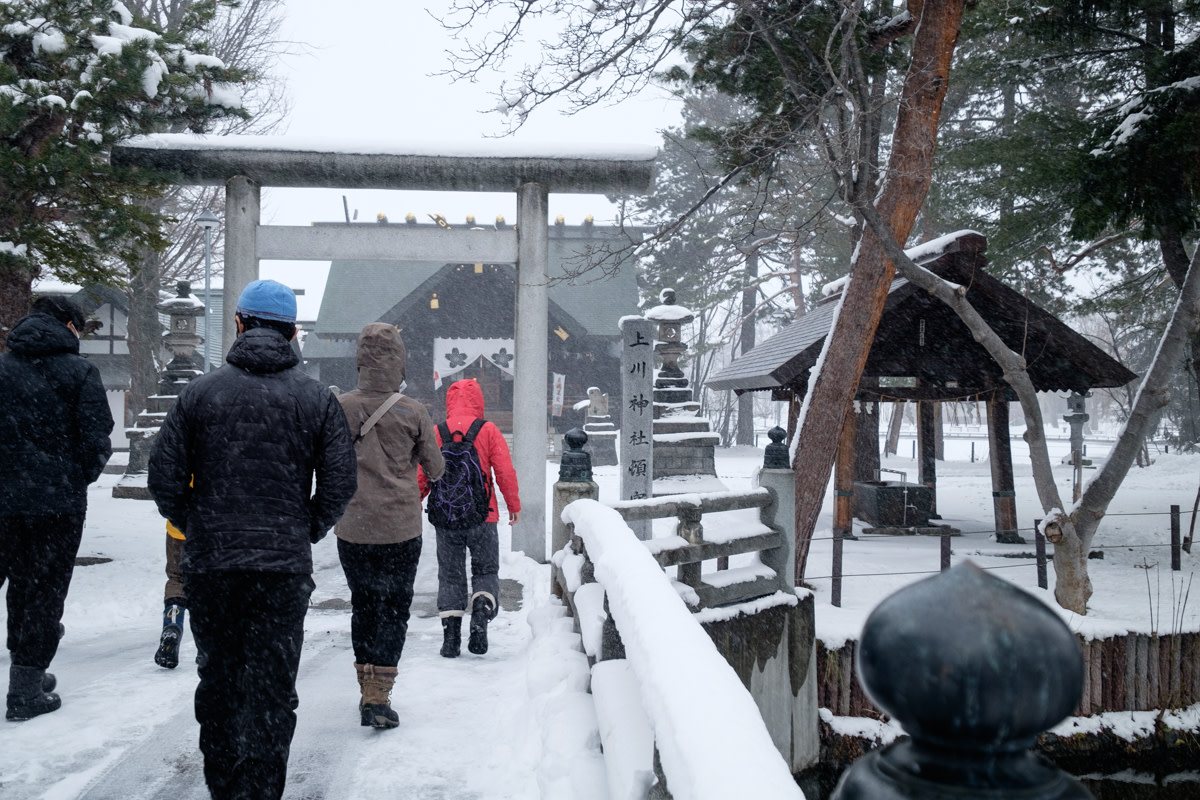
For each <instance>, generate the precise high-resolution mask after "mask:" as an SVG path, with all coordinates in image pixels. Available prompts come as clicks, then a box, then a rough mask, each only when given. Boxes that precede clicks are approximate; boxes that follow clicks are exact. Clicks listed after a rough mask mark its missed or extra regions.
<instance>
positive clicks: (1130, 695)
mask: <svg viewBox="0 0 1200 800" xmlns="http://www.w3.org/2000/svg"><path fill="white" fill-rule="evenodd" d="M1080 644H1081V645H1082V649H1083V665H1084V673H1083V695H1082V697H1081V698H1080V702H1079V705H1078V706H1077V707H1076V709H1075V716H1081V717H1086V716H1090V715H1092V714H1099V713H1100V712H1103V711H1156V710H1158V709H1161V708H1184V707H1187V706H1190V705H1193V704H1194V703H1197V702H1200V633H1176V634H1166V635H1164V636H1151V635H1149V634H1143V633H1130V634H1127V635H1125V636H1116V637H1113V638H1110V639H1091V640H1084V639H1082V638H1081V639H1080ZM857 647H858V642H853V641H851V642H847V643H846V644H845V645H843V646H842V647H840V648H837V649H834V650H831V649H829V648H827V647H825V644H824V643H823V642H821V641H818V642H817V704H818V705H819V706H820V707H821V708H827V709H829V710H830V711H832V712H833V713H834V714H836V715H838V716H844V717H874V718H879V717H881V716H884V715H883V713H882V712H881V711H880V710H879V709H878V708H876V707H875V706H874V704H872V703H871V701H870V699H869V698H867V696H866V694H865V693H864V692H863V689H862V684H861V682H860V681H859V679H858V664H857V662H856V661H855V651H856V648H857Z"/></svg>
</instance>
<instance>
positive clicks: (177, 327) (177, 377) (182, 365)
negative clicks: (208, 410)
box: [157, 281, 204, 396]
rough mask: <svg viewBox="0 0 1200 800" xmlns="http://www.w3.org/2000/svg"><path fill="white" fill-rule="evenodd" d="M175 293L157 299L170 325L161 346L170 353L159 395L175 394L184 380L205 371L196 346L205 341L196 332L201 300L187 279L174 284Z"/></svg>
mask: <svg viewBox="0 0 1200 800" xmlns="http://www.w3.org/2000/svg"><path fill="white" fill-rule="evenodd" d="M175 291H176V293H177V294H176V296H175V297H172V298H169V299H167V300H164V301H163V302H161V303H159V304H158V306H157V308H158V311H159V313H162V314H165V315H167V317H169V318H170V322H169V328H168V330H167V331H166V333H164V334H163V347H165V348H167V350H168V351H170V353H171V361H170V362H169V363H168V364H167V366H166V368H165V369H164V370H163V374H162V376H161V377H160V378H159V380H158V393H159V394H160V395H172V396H175V395H178V394H179V392H180V391H182V390H183V387H184V386H186V385H187V382H188V381H190V380H191V379H192V378H195V377H196V376H197V375H202V374H204V365H203V364H202V363H201V361H200V357H199V356H198V355H197V353H196V348H198V347H199V346H200V345H202V344H204V337H203V336H200V335H199V334H198V333H196V320H198V319H199V318H200V317H202V316H204V303H202V302H201V301H200V300H199V298H196V297H193V296H192V285H191V283H189V282H188V281H180V282H179V283H177V284H175Z"/></svg>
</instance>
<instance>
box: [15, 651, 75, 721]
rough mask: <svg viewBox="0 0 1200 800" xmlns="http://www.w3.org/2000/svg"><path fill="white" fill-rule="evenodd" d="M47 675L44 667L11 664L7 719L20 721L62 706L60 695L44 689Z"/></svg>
mask: <svg viewBox="0 0 1200 800" xmlns="http://www.w3.org/2000/svg"><path fill="white" fill-rule="evenodd" d="M45 677H46V671H45V670H44V669H37V668H36V667H18V666H17V665H16V664H10V665H9V667H8V697H7V700H8V710H7V712H6V713H5V715H4V718H5V719H7V720H10V721H12V722H20V721H22V720H27V719H33V718H34V717H36V716H38V715H40V714H49V713H50V712H51V711H57V710H58V709H59V708H60V707H61V706H62V700H61V699H60V698H59V696H58V695H56V694H54V693H53V692H46V691H43V689H42V686H43V684H44V681H45Z"/></svg>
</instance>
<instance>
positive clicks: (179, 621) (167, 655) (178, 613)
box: [154, 603, 184, 669]
mask: <svg viewBox="0 0 1200 800" xmlns="http://www.w3.org/2000/svg"><path fill="white" fill-rule="evenodd" d="M183 615H184V607H183V606H181V605H179V604H178V603H171V604H169V605H168V606H167V607H166V608H164V609H163V629H162V637H161V638H160V639H159V640H158V650H157V651H155V653H154V663H155V664H158V665H159V666H160V667H165V668H166V669H175V668H176V667H177V666H179V642H180V640H182V639H183Z"/></svg>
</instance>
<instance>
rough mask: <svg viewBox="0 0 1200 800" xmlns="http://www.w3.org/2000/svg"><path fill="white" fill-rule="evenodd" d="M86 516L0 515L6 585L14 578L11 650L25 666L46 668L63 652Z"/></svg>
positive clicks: (0, 577)
mask: <svg viewBox="0 0 1200 800" xmlns="http://www.w3.org/2000/svg"><path fill="white" fill-rule="evenodd" d="M82 538H83V515H82V514H36V515H17V516H11V517H0V584H3V583H4V582H5V581H7V582H8V650H9V652H10V653H11V654H12V663H13V664H15V665H16V666H19V667H33V668H34V669H46V667H48V666H50V662H51V661H52V660H53V659H54V654H55V653H57V652H58V623H59V621H60V620H62V615H63V606H64V605H65V603H66V601H67V589H68V588H69V587H70V585H71V573H72V572H73V571H74V569H75V556H76V554H78V553H79V542H80V540H81V539H82Z"/></svg>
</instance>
